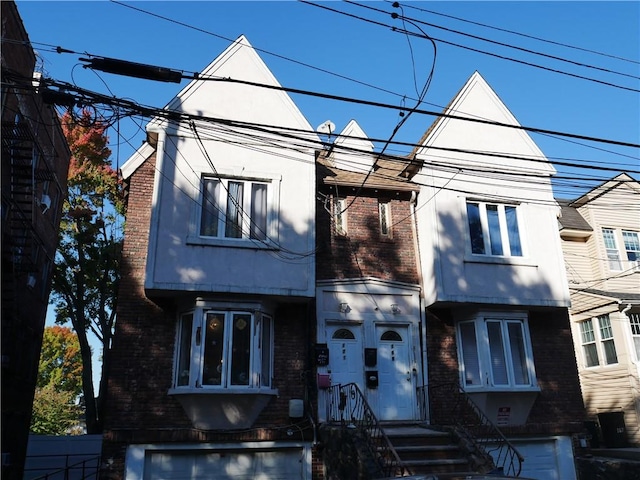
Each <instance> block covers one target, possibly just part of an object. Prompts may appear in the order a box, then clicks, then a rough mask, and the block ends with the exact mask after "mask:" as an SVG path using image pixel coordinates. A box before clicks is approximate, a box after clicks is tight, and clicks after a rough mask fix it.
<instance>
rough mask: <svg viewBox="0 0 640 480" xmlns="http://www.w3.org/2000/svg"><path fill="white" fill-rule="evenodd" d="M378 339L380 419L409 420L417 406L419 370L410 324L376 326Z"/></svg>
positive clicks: (378, 409)
mask: <svg viewBox="0 0 640 480" xmlns="http://www.w3.org/2000/svg"><path fill="white" fill-rule="evenodd" d="M376 339H377V342H378V380H379V386H378V389H377V397H378V398H377V400H378V401H377V402H376V403H377V408H376V410H377V416H378V419H379V420H410V419H414V418H415V410H416V372H415V371H414V365H413V361H412V359H411V348H410V337H409V328H408V327H407V326H393V327H391V326H388V325H377V326H376Z"/></svg>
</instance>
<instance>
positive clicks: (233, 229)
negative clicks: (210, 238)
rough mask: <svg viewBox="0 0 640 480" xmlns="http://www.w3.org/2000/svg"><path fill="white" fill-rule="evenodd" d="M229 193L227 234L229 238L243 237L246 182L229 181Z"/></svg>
mask: <svg viewBox="0 0 640 480" xmlns="http://www.w3.org/2000/svg"><path fill="white" fill-rule="evenodd" d="M228 188H229V192H228V194H227V221H226V223H225V232H224V234H225V236H226V237H229V238H242V211H243V210H242V201H243V198H244V184H243V183H241V182H229V187H228Z"/></svg>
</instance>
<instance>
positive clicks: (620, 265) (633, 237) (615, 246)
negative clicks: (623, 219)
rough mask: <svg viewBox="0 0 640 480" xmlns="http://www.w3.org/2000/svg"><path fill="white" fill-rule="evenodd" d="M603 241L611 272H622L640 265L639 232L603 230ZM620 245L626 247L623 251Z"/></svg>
mask: <svg viewBox="0 0 640 480" xmlns="http://www.w3.org/2000/svg"><path fill="white" fill-rule="evenodd" d="M602 239H603V242H604V248H605V251H606V253H607V260H608V262H609V269H610V270H615V271H621V270H626V269H627V268H633V267H637V266H638V265H639V263H640V240H639V236H638V232H634V231H631V230H615V229H613V228H603V229H602ZM620 240H622V241H620ZM620 245H622V246H624V249H621V248H620V247H619V246H620ZM625 261H626V262H628V263H625Z"/></svg>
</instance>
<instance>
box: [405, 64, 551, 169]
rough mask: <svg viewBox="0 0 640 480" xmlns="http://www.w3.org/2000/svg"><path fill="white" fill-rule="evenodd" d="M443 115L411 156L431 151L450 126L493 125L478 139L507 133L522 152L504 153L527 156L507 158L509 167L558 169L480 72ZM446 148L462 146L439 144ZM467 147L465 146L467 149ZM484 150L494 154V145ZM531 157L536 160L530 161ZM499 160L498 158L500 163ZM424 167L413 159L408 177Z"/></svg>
mask: <svg viewBox="0 0 640 480" xmlns="http://www.w3.org/2000/svg"><path fill="white" fill-rule="evenodd" d="M442 114H443V115H441V116H439V117H438V118H436V119H435V121H434V122H433V123H432V124H431V126H430V127H429V128H428V129H427V131H426V132H425V134H424V135H423V136H422V138H421V139H420V142H419V145H418V146H417V147H416V148H414V150H413V152H412V153H411V158H415V157H417V156H419V155H421V154H424V153H425V152H427V151H428V149H429V147H430V146H436V142H437V140H438V137H439V136H440V135H441V133H442V132H443V131H444V129H445V128H447V126H448V125H456V124H457V125H463V128H464V129H465V131H467V130H466V129H468V131H469V132H473V131H474V129H475V130H476V131H478V130H486V129H487V128H491V129H492V130H491V131H490V132H489V134H488V135H485V136H484V137H483V136H482V135H480V136H479V138H480V139H481V140H482V139H485V138H486V139H487V142H493V141H495V140H500V139H503V138H505V137H507V136H509V138H510V139H511V141H512V143H513V142H514V141H516V142H517V145H518V146H519V147H520V150H521V152H512V151H508V152H505V153H507V154H511V155H514V156H516V157H518V156H519V157H524V158H523V159H519V158H515V159H513V158H510V159H505V160H504V161H505V162H508V167H509V169H511V170H517V169H521V170H527V171H532V170H534V171H538V172H540V173H541V174H546V175H553V174H555V172H556V170H555V168H554V167H553V165H552V164H551V163H550V162H548V161H546V157H545V155H544V154H543V153H542V151H541V150H540V149H539V148H538V146H537V145H536V144H535V142H534V141H533V140H532V139H531V137H530V136H529V134H528V133H527V132H526V131H525V130H523V129H520V128H518V127H520V126H521V125H520V123H518V121H517V120H516V118H515V116H514V115H513V114H512V113H511V112H510V111H509V109H508V108H507V106H506V105H505V104H504V102H502V100H501V99H500V97H498V95H497V94H496V93H495V91H494V90H493V89H492V88H491V87H490V86H489V84H488V83H487V82H486V80H485V79H484V78H483V77H482V76H481V75H480V73H478V72H477V71H476V72H474V73H473V74H472V75H471V77H469V79H468V80H467V82H466V83H465V84H464V86H463V87H462V88H461V89H460V90H459V91H458V93H457V94H456V95H455V96H454V97H453V99H452V100H451V101H450V102H449V104H448V105H447V106H446V107H445V108H444V110H443V111H442ZM448 115H453V116H455V117H459V118H450V117H448ZM461 118H470V119H479V120H488V121H490V122H497V123H501V124H505V125H513V126H514V127H516V128H513V129H512V128H508V127H500V126H490V125H488V124H486V123H476V122H473V121H465V120H462V119H461ZM464 137H465V136H464V135H462V136H461V137H460V140H461V141H463V142H462V144H464V140H465V138H464ZM437 146H444V147H457V148H460V142H456V143H455V144H453V142H452V144H449V145H437ZM464 148H465V147H462V149H464ZM469 150H477V151H482V150H483V148H482V147H476V146H475V145H474V146H473V147H469ZM485 151H487V152H489V153H494V152H495V148H492V147H488V148H486V149H485ZM528 158H531V159H535V161H534V160H528ZM498 161H500V160H499V159H496V160H495V162H496V163H497V162H498ZM420 166H421V162H414V163H413V164H411V165H410V166H409V167H408V170H407V174H408V175H409V176H412V175H414V174H415V173H417V171H418V170H419V168H420Z"/></svg>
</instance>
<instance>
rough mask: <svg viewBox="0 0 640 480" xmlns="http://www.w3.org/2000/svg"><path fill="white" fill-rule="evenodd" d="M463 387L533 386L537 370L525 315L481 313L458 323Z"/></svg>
mask: <svg viewBox="0 0 640 480" xmlns="http://www.w3.org/2000/svg"><path fill="white" fill-rule="evenodd" d="M458 351H459V352H460V353H459V359H460V367H461V374H462V380H463V386H464V387H465V389H468V388H474V387H506V388H508V387H512V388H520V387H533V386H535V384H536V383H535V371H534V367H533V354H532V348H531V342H530V340H529V331H528V326H527V323H526V320H525V319H524V318H500V317H492V316H486V317H485V316H482V317H479V318H476V319H475V320H471V321H464V322H460V323H459V324H458Z"/></svg>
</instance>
